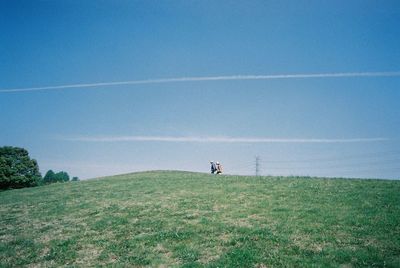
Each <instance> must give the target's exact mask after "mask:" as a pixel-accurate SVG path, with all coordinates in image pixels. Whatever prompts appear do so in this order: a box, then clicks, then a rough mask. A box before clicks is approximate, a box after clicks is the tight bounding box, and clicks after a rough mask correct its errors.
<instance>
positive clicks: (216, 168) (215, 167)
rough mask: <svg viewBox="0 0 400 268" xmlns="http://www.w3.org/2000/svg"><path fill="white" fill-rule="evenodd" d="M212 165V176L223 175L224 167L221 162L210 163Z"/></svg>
mask: <svg viewBox="0 0 400 268" xmlns="http://www.w3.org/2000/svg"><path fill="white" fill-rule="evenodd" d="M210 164H211V174H214V173H216V174H221V173H222V165H221V164H220V163H219V162H216V163H214V161H210Z"/></svg>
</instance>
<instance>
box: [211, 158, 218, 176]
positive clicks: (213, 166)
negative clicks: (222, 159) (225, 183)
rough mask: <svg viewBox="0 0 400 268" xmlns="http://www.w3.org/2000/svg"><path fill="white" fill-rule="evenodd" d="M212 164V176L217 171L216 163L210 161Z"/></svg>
mask: <svg viewBox="0 0 400 268" xmlns="http://www.w3.org/2000/svg"><path fill="white" fill-rule="evenodd" d="M210 164H211V174H214V173H215V171H217V167H216V166H215V163H214V161H210Z"/></svg>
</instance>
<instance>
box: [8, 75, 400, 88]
mask: <svg viewBox="0 0 400 268" xmlns="http://www.w3.org/2000/svg"><path fill="white" fill-rule="evenodd" d="M397 76H400V71H390V72H340V73H311V74H276V75H226V76H189V77H175V78H156V79H144V80H130V81H115V82H98V83H80V84H65V85H55V86H38V87H23V88H5V89H0V93H12V92H29V91H44V90H60V89H72V88H93V87H110V86H119V85H140V84H163V83H179V82H201V81H229V80H271V79H307V78H341V77H397Z"/></svg>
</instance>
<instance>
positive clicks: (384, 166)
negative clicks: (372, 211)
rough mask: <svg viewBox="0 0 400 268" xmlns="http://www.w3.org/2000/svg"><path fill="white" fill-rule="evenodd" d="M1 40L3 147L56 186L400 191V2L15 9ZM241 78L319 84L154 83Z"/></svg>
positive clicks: (34, 5) (55, 4) (3, 14)
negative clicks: (132, 177) (193, 176)
mask: <svg viewBox="0 0 400 268" xmlns="http://www.w3.org/2000/svg"><path fill="white" fill-rule="evenodd" d="M0 31H1V33H2V34H1V35H0V52H1V53H0V110H1V113H0V125H1V126H2V130H1V132H0V146H3V145H12V146H21V147H25V148H27V149H28V150H29V152H30V154H31V156H32V157H34V158H35V159H37V160H38V162H39V166H40V169H41V172H42V173H43V174H44V173H45V172H46V171H47V170H48V169H53V170H56V171H58V170H65V171H67V172H69V173H70V175H73V176H79V177H81V178H92V177H96V176H102V175H111V174H118V173H125V172H131V171H138V170H151V169H181V170H192V171H204V172H208V170H209V164H208V161H209V160H219V161H220V162H222V164H223V165H224V167H225V170H226V172H227V173H230V174H254V162H255V156H256V155H259V156H260V158H261V163H260V164H261V173H262V174H264V175H268V174H272V175H315V176H347V177H366V178H373V177H377V178H395V179H396V178H400V164H399V163H400V135H399V133H400V111H399V109H398V103H399V101H400V90H399V85H400V73H399V71H400V3H399V2H398V1H305V2H303V1H83V2H82V1H1V2H0ZM339 73H340V74H344V75H343V76H337V77H332V76H331V75H329V74H339ZM351 73H353V74H354V73H355V74H354V75H348V74H351ZM366 73H369V74H368V75H363V74H366ZM382 73H383V74H387V75H384V76H383V75H380V74H382ZM309 74H321V77H318V78H316V77H308V75H309ZM346 74H347V75H346ZM238 75H242V76H246V75H248V76H257V75H262V76H273V75H304V77H302V78H293V77H288V78H281V79H236V80H231V79H221V80H210V79H197V80H196V81H180V82H176V81H175V82H173V81H172V82H168V83H151V81H154V80H155V79H170V78H183V80H184V79H185V78H188V77H221V76H229V77H237V76H238ZM141 80H149V81H150V82H149V83H146V84H126V85H109V86H105V85H103V86H100V85H98V86H92V87H79V86H77V87H74V88H58V89H56V88H48V89H42V90H34V91H17V92H10V91H9V90H13V89H32V88H37V87H39V88H40V87H49V86H50V87H51V86H66V85H78V84H93V83H111V82H120V81H141Z"/></svg>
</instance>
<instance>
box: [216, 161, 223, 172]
mask: <svg viewBox="0 0 400 268" xmlns="http://www.w3.org/2000/svg"><path fill="white" fill-rule="evenodd" d="M216 168H217V174H222V165H221V164H220V163H219V162H217V165H216Z"/></svg>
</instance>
